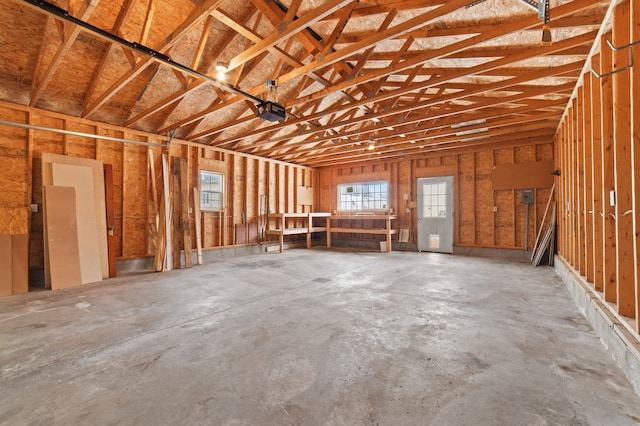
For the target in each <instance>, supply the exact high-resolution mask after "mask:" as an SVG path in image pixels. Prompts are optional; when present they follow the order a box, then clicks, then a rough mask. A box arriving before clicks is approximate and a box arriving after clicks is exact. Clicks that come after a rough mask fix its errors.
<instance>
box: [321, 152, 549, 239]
mask: <svg viewBox="0 0 640 426" xmlns="http://www.w3.org/2000/svg"><path fill="white" fill-rule="evenodd" d="M552 155H553V148H552V144H551V143H545V144H536V145H533V144H532V145H523V146H516V147H515V148H513V147H512V148H505V149H496V150H493V149H487V150H481V151H477V152H467V153H461V154H457V155H451V154H448V155H444V156H437V155H431V156H428V157H425V158H418V159H414V160H404V161H399V162H397V163H382V164H381V163H375V164H364V165H361V166H350V167H342V168H338V167H336V168H326V169H322V170H320V171H319V172H318V176H319V181H320V182H321V185H320V196H319V199H320V205H319V206H318V208H317V210H318V211H333V210H335V206H336V192H335V187H336V185H337V184H340V183H350V182H366V181H372V180H386V181H388V182H389V183H390V186H391V188H390V197H391V199H390V207H391V208H393V209H394V210H396V209H397V211H398V212H399V213H401V212H402V211H403V210H404V209H405V206H404V204H403V200H402V194H404V193H407V192H405V190H406V188H407V183H406V182H407V180H408V181H409V183H410V188H411V201H412V205H415V202H416V201H417V200H416V193H415V185H416V182H415V181H416V179H417V178H418V177H428V176H445V175H449V176H454V177H455V179H454V188H455V189H454V190H455V192H456V194H455V197H454V199H455V203H456V206H455V209H456V222H455V225H454V232H455V240H454V241H455V244H456V245H460V246H475V247H501V248H518V249H524V242H525V222H526V219H525V216H526V207H525V205H524V204H522V203H521V196H522V195H521V191H519V190H511V189H510V190H501V191H494V190H493V186H492V181H491V177H492V171H493V168H494V165H495V164H496V163H499V164H513V163H514V161H515V162H518V161H522V162H525V163H526V162H530V161H541V160H546V159H549V157H552ZM549 191H550V188H539V189H536V190H535V197H536V198H535V203H534V204H533V205H531V206H530V207H529V241H528V243H529V248H531V247H532V245H533V242H534V240H535V231H536V230H537V227H538V226H539V222H540V221H541V217H542V215H543V214H544V209H545V205H546V201H547V199H548V196H549ZM494 207H495V208H496V211H495V212H494ZM400 215H401V214H400ZM401 216H402V215H401ZM416 222H417V211H416V210H415V208H414V209H412V212H411V224H412V225H411V226H412V228H411V229H412V230H411V232H412V233H413V234H415V232H416Z"/></svg>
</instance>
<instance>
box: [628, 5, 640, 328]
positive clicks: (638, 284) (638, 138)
mask: <svg viewBox="0 0 640 426" xmlns="http://www.w3.org/2000/svg"><path fill="white" fill-rule="evenodd" d="M630 23H631V42H635V41H636V40H640V3H638V2H637V1H633V2H631V13H630ZM632 54H633V63H634V64H640V49H638V48H637V47H636V48H635V49H634V50H633V52H632ZM631 126H632V128H631V138H632V139H631V151H632V155H631V161H632V170H633V181H632V182H633V190H632V191H631V193H632V194H633V195H632V198H633V232H634V235H635V238H634V253H635V265H636V269H635V299H636V332H637V333H640V315H638V312H640V193H638V191H640V66H638V65H635V66H634V67H632V68H631Z"/></svg>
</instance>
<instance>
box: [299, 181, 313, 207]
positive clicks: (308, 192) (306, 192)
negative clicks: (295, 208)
mask: <svg viewBox="0 0 640 426" xmlns="http://www.w3.org/2000/svg"><path fill="white" fill-rule="evenodd" d="M296 191H297V192H296V199H297V203H298V204H299V205H301V206H311V205H313V188H307V187H304V186H298V187H297V188H296Z"/></svg>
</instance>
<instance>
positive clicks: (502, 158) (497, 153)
mask: <svg viewBox="0 0 640 426" xmlns="http://www.w3.org/2000/svg"><path fill="white" fill-rule="evenodd" d="M513 151H514V148H502V149H496V150H494V152H493V165H494V166H500V165H503V164H513V158H514V152H513Z"/></svg>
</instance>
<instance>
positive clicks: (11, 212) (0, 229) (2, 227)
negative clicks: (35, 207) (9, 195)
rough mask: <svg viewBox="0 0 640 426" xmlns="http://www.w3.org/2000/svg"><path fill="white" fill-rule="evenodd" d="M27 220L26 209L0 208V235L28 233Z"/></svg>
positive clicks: (27, 213)
mask: <svg viewBox="0 0 640 426" xmlns="http://www.w3.org/2000/svg"><path fill="white" fill-rule="evenodd" d="M28 220H29V211H28V210H27V208H26V207H13V208H11V207H9V208H0V235H20V234H26V233H28Z"/></svg>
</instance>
